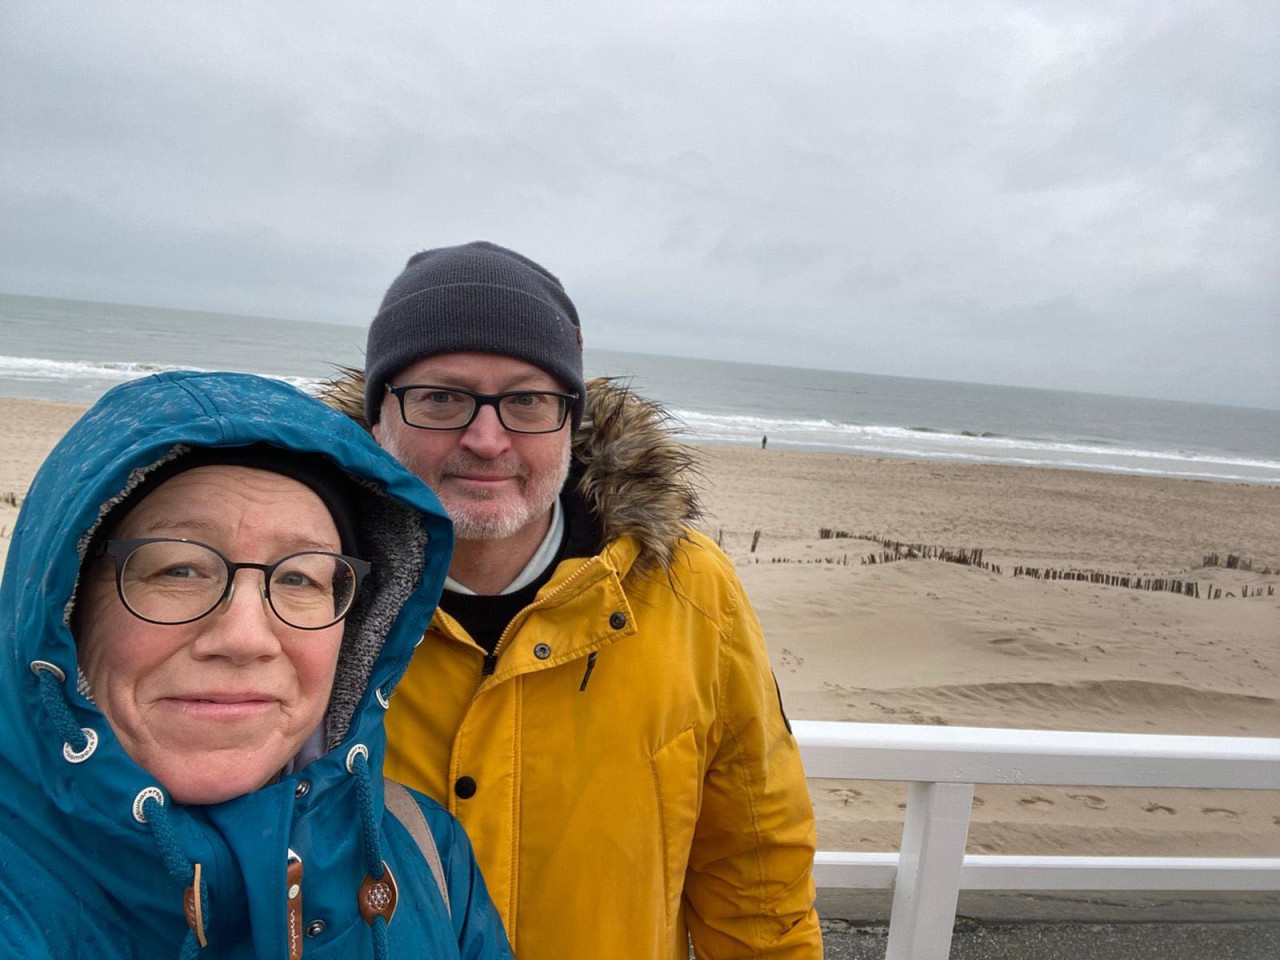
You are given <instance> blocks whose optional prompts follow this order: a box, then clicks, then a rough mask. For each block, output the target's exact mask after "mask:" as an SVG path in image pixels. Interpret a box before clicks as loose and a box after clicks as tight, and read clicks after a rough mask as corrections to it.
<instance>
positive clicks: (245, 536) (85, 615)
mask: <svg viewBox="0 0 1280 960" xmlns="http://www.w3.org/2000/svg"><path fill="white" fill-rule="evenodd" d="M110 536H111V539H113V540H126V539H133V538H139V537H175V538H185V539H190V540H198V541H200V542H201V543H206V544H208V545H209V546H212V547H214V548H216V549H217V550H218V551H220V552H221V553H222V554H223V555H225V556H226V557H227V559H228V560H230V561H232V562H233V563H234V562H248V563H265V564H269V563H274V562H275V561H276V560H279V559H281V558H283V557H285V556H288V555H289V554H292V553H297V552H298V551H303V550H322V551H330V552H334V553H339V552H341V546H340V543H339V539H338V531H337V528H336V527H335V526H334V523H333V518H332V517H331V516H330V514H329V511H328V508H326V507H325V505H324V502H323V501H322V500H321V499H320V498H319V497H318V496H317V495H316V494H315V493H314V492H313V491H312V490H311V489H310V488H309V487H307V486H306V485H305V484H303V483H300V482H298V481H297V480H293V479H291V478H289V477H285V476H282V475H280V474H277V473H271V472H268V471H265V470H255V469H253V468H250V467H240V466H207V467H195V468H193V469H191V470H188V471H186V472H185V473H180V474H178V475H177V476H175V477H173V478H172V479H170V480H166V481H165V482H164V483H162V484H161V485H160V486H158V487H157V488H156V489H155V490H153V491H152V492H151V493H149V494H147V496H146V497H144V498H143V499H142V501H141V502H140V503H138V505H137V506H136V507H134V508H133V510H131V511H130V512H129V514H128V515H127V516H126V517H125V518H124V520H123V521H122V522H121V523H120V525H119V527H117V528H116V529H115V530H114V531H112V532H111V535H110ZM262 577H263V574H262V572H261V571H258V570H240V571H237V572H236V574H235V581H234V582H235V590H234V591H233V593H232V595H231V598H230V600H229V601H228V602H226V603H224V604H222V605H221V606H219V607H217V608H216V609H215V610H214V611H213V612H212V613H210V614H209V615H208V616H206V617H203V618H202V619H200V620H196V621H194V622H193V623H186V624H181V625H167V624H155V623H148V622H146V621H144V620H139V619H138V618H137V617H135V616H134V615H133V614H131V613H130V612H129V611H128V610H126V609H125V607H124V605H123V604H122V603H121V602H120V598H119V596H118V595H117V592H116V583H115V568H114V566H113V561H112V560H111V559H110V558H106V557H104V558H101V559H99V560H96V561H94V562H93V564H92V565H91V568H90V570H89V573H88V575H87V576H86V578H85V579H86V583H85V586H84V592H83V595H82V599H81V601H80V604H79V608H80V612H79V623H80V631H79V657H80V664H81V667H82V669H83V670H84V673H85V676H86V677H87V679H88V681H89V684H90V686H91V688H92V691H93V696H94V699H95V700H96V701H97V703H98V706H99V707H100V708H101V709H102V711H103V713H105V714H106V716H107V720H108V721H110V723H111V728H112V730H114V731H115V733H116V736H117V737H118V738H119V739H120V742H121V744H122V745H123V746H124V749H125V751H126V752H127V753H128V754H129V756H131V757H132V758H133V759H134V760H135V761H136V762H137V763H138V764H139V765H141V766H142V767H143V768H145V769H146V770H147V771H149V772H150V773H151V774H153V775H154V776H155V777H156V779H157V780H159V781H160V783H161V784H162V785H163V786H164V787H165V789H166V790H168V791H169V793H170V794H171V795H172V796H173V798H174V799H175V800H176V801H178V802H179V803H218V802H220V801H223V800H227V799H230V798H231V797H237V796H240V795H241V794H244V793H248V792H250V791H252V790H256V789H257V788H258V787H261V786H263V785H264V784H266V783H269V782H270V781H271V780H272V779H273V778H274V777H275V776H276V775H277V774H278V773H279V772H280V770H281V768H283V767H284V765H285V764H286V763H288V761H289V760H290V759H291V758H292V757H293V756H294V755H295V754H297V752H298V751H299V750H300V749H301V747H302V745H303V743H304V742H305V741H306V739H307V737H308V736H309V735H310V734H311V732H312V731H313V730H315V729H316V727H317V726H318V725H319V723H320V721H321V719H322V717H323V716H324V712H325V709H326V707H327V706H328V703H329V692H330V689H331V687H332V685H333V675H334V670H335V668H336V665H337V660H338V648H339V645H340V644H341V641H342V623H341V622H339V623H336V624H334V625H333V626H330V627H325V628H324V629H322V630H300V629H297V628H296V627H291V626H289V625H288V624H286V623H284V622H283V621H281V620H280V619H279V618H278V617H277V616H276V615H275V614H274V613H273V612H272V610H271V608H270V607H269V606H268V605H267V603H266V601H265V600H264V599H263V595H262V586H263V582H262Z"/></svg>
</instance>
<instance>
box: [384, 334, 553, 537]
mask: <svg viewBox="0 0 1280 960" xmlns="http://www.w3.org/2000/svg"><path fill="white" fill-rule="evenodd" d="M391 383H392V385H393V386H397V387H402V386H409V385H412V384H423V385H428V384H429V385H431V386H438V387H457V388H461V389H463V390H471V391H473V392H475V393H505V392H507V391H510V390H554V391H560V392H563V391H564V389H565V388H564V385H563V384H561V383H560V382H559V381H558V380H556V379H555V378H554V377H552V376H551V375H550V374H549V373H547V372H546V371H544V370H541V369H540V368H538V367H535V366H533V365H532V364H530V363H526V362H525V361H523V360H517V359H516V358H515V357H503V356H497V355H494V354H488V353H446V354H440V355H438V356H434V357H428V358H427V359H425V360H419V361H418V362H417V363H414V364H411V365H410V366H408V367H405V369H403V370H401V371H400V372H399V373H398V374H397V375H396V376H394V377H393V378H392V379H391ZM570 430H571V427H570V421H568V420H566V421H565V425H564V426H563V427H562V428H561V429H560V430H558V431H556V432H555V433H538V434H523V433H512V432H511V431H509V430H506V429H504V428H503V426H502V424H501V422H500V421H499V420H498V411H497V410H495V409H494V408H493V407H491V406H485V407H481V408H480V410H479V411H478V412H477V414H476V418H475V419H474V420H473V421H472V422H471V424H470V425H469V426H467V427H466V428H465V429H462V430H421V429H418V428H417V427H411V426H409V425H408V424H407V423H405V422H404V420H403V419H402V418H401V416H400V406H399V404H398V403H397V401H396V398H395V397H394V396H393V395H392V394H390V393H387V394H386V396H385V397H384V398H383V401H382V411H381V413H380V415H379V419H378V422H377V423H376V424H375V425H374V427H373V435H374V437H375V438H376V439H377V441H378V443H380V444H381V445H382V446H383V447H384V448H385V449H386V450H387V451H388V452H389V453H391V454H392V456H394V457H395V458H396V459H397V460H399V461H400V462H401V463H403V464H404V465H405V466H406V467H408V468H409V469H410V470H412V471H413V472H414V473H416V474H417V475H418V476H419V477H421V478H422V479H423V481H425V482H426V484H427V486H429V487H430V488H431V489H432V490H433V491H434V492H435V495H436V496H437V497H439V498H440V502H441V503H442V504H443V505H444V508H445V510H446V511H448V513H449V516H450V518H451V519H452V520H453V526H454V535H455V536H456V537H457V538H458V539H459V540H505V539H507V538H508V537H511V536H513V535H515V534H516V533H517V532H519V531H520V530H522V529H523V528H525V527H526V526H528V525H529V524H531V523H534V522H537V521H539V520H541V519H542V518H544V517H545V516H546V515H547V514H548V512H549V511H550V510H551V506H552V504H554V503H555V500H556V497H558V496H559V495H560V491H561V489H562V488H563V487H564V483H565V479H566V478H567V477H568V475H569V448H570V440H571V437H570Z"/></svg>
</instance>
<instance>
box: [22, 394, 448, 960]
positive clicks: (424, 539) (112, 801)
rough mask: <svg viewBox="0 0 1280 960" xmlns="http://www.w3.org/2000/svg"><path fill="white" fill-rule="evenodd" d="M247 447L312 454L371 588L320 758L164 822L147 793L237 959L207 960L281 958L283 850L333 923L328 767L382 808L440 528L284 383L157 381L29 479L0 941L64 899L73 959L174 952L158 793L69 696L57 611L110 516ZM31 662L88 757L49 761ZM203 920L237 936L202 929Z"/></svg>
mask: <svg viewBox="0 0 1280 960" xmlns="http://www.w3.org/2000/svg"><path fill="white" fill-rule="evenodd" d="M250 443H268V444H272V445H274V446H276V447H279V448H282V449H284V450H294V451H305V452H309V453H319V454H323V455H326V456H328V457H329V458H330V459H331V460H332V461H333V462H334V463H336V464H337V465H338V466H339V467H340V468H341V469H343V470H344V471H345V472H346V473H347V474H348V475H350V476H351V477H352V478H353V480H354V481H355V485H356V486H357V488H358V489H359V491H360V492H359V493H358V495H357V500H358V503H357V505H356V512H357V523H358V527H359V534H360V536H359V539H360V550H359V552H360V554H361V555H362V556H363V557H364V559H366V560H369V561H370V562H371V563H372V564H373V573H372V574H371V576H370V577H369V579H368V580H367V581H366V583H365V585H364V586H363V587H362V589H361V593H360V597H359V598H358V602H357V608H356V609H355V610H354V611H353V612H352V614H351V615H350V617H349V618H348V620H347V625H346V632H345V635H344V640H343V647H342V653H341V656H340V658H339V667H338V675H337V679H336V680H335V684H334V692H333V695H332V698H331V701H330V709H329V714H328V717H327V744H326V747H327V752H324V753H323V755H321V756H320V757H319V758H318V759H314V760H312V761H311V762H310V763H307V764H305V765H304V766H302V767H301V768H300V769H298V770H295V771H293V772H291V773H289V774H287V775H285V776H283V777H281V778H280V780H278V781H277V782H276V783H274V784H271V785H268V786H266V787H263V788H262V789H260V790H257V791H255V792H253V793H250V794H247V795H245V796H243V797H239V798H237V799H234V800H230V801H227V802H226V803H221V804H215V805H212V806H191V807H183V806H181V805H178V804H175V803H174V802H173V801H172V799H171V798H169V797H168V796H167V794H166V795H165V807H166V810H167V811H168V813H169V820H170V822H171V824H172V827H173V842H174V843H175V844H176V846H177V851H176V853H177V854H178V855H180V856H181V857H183V858H185V859H186V860H187V861H189V862H191V863H199V864H201V865H202V868H203V871H204V881H205V884H206V887H207V890H208V895H209V911H210V923H211V928H212V931H213V932H214V934H215V935H216V934H218V933H219V932H221V933H222V936H221V937H220V938H219V937H217V936H215V935H211V936H210V943H211V944H212V943H215V942H218V941H219V940H220V942H222V943H224V944H227V943H232V942H234V943H236V944H238V946H236V947H235V948H234V949H233V950H232V951H231V952H228V953H224V952H222V951H219V950H210V951H209V955H213V956H230V955H235V956H261V957H268V956H276V955H280V954H279V949H280V945H281V944H283V943H285V942H286V939H287V937H286V933H285V927H284V924H285V911H284V910H283V909H282V905H283V902H284V900H283V898H284V893H283V891H284V890H285V862H286V855H287V853H288V851H289V849H290V848H292V849H294V850H295V851H297V852H298V853H299V854H300V855H301V856H302V857H303V860H304V862H306V863H307V864H308V867H312V868H313V872H312V874H311V876H312V877H313V878H314V879H312V880H310V881H309V886H308V888H307V892H308V897H309V898H310V900H311V906H312V909H309V910H308V912H309V913H311V912H313V911H318V912H320V913H322V914H325V915H328V916H330V917H331V918H333V920H332V922H335V923H342V922H347V921H346V920H344V919H343V918H344V917H346V915H347V914H349V913H351V907H350V902H351V898H352V896H353V894H352V892H351V891H352V890H353V889H354V887H356V886H358V885H359V882H360V879H361V877H362V875H363V873H364V869H363V867H362V866H361V861H360V857H359V855H358V850H357V847H358V844H359V839H358V824H359V823H360V819H359V817H358V815H357V791H356V789H355V783H354V782H353V778H352V776H351V775H350V774H349V772H348V770H347V763H346V760H347V756H348V753H349V751H350V750H351V749H352V747H353V746H354V745H356V744H363V745H364V746H365V748H366V749H367V750H368V754H369V764H370V768H371V771H372V773H373V775H374V776H373V778H372V782H373V784H374V787H375V791H376V797H375V800H376V802H377V804H378V809H381V770H382V759H383V755H384V747H385V735H384V732H383V726H382V718H383V713H384V709H385V707H384V704H385V701H386V699H387V698H388V697H390V695H391V691H392V688H393V687H394V686H395V684H396V683H397V682H398V680H399V678H400V676H401V674H402V673H403V671H404V669H405V667H406V665H407V664H408V661H409V658H410V656H411V655H412V652H413V648H414V645H415V644H416V643H417V642H418V640H419V639H420V637H421V636H422V631H423V629H424V628H425V626H426V624H427V623H428V621H429V619H430V617H431V614H432V612H433V610H434V609H435V605H436V602H437V601H438V599H439V596H440V590H441V587H442V584H443V582H444V576H445V572H446V570H447V568H448V564H449V557H450V552H451V547H452V531H451V528H450V525H449V521H448V519H447V518H446V516H445V514H444V511H443V510H442V509H441V507H440V505H439V503H438V501H437V500H436V499H435V497H434V495H433V494H432V493H431V492H430V491H429V490H428V488H427V487H426V486H425V485H423V484H422V483H421V482H420V481H419V480H418V479H417V478H416V477H414V476H413V475H411V474H410V473H408V472H407V471H405V470H404V469H403V468H401V467H400V466H399V465H398V464H397V463H396V462H395V460H393V459H392V458H391V457H390V456H388V455H387V454H385V453H384V452H383V451H382V450H380V449H379V448H378V446H377V445H376V444H375V443H374V442H373V440H372V439H371V438H370V437H369V436H368V434H366V433H365V432H364V431H363V430H362V429H361V428H360V427H358V426H357V425H356V424H354V423H353V422H352V421H350V420H349V419H348V418H347V417H345V416H343V415H342V414H339V413H336V412H334V411H332V410H330V409H328V408H327V407H325V406H324V405H323V404H321V403H319V402H318V401H316V400H314V399H312V398H310V397H308V396H306V395H304V394H302V393H300V392H299V391H297V390H295V389H294V388H292V387H290V386H288V385H287V384H284V383H282V382H278V381H271V380H265V379H262V378H258V377H252V376H248V375H241V374H206V373H168V374H161V375H159V376H155V377H149V378H147V379H145V380H140V381H134V382H132V383H128V384H125V385H123V386H120V387H117V388H116V389H114V390H112V391H111V392H110V393H108V394H107V395H106V396H104V397H103V398H102V399H101V400H100V401H99V402H98V403H97V404H96V405H95V406H94V407H93V408H92V409H91V410H90V411H89V412H88V413H87V414H86V415H85V416H84V417H83V418H82V419H81V420H80V421H79V422H78V423H76V424H75V426H73V427H72V428H71V430H70V431H69V432H68V433H67V435H66V436H65V437H64V438H63V440H62V441H61V442H60V443H59V444H58V445H57V447H56V448H55V449H54V451H53V453H52V454H50V456H49V458H48V459H47V460H46V461H45V463H44V465H43V466H42V467H41V468H40V471H39V473H38V474H37V475H36V478H35V480H34V482H33V484H32V486H31V490H30V492H29V494H28V496H27V498H26V501H25V502H24V504H23V506H22V510H21V513H20V514H19V517H18V522H17V526H16V528H15V531H14V534H13V538H12V544H11V546H10V550H9V555H8V560H7V561H6V566H5V569H4V582H3V587H2V588H0V633H2V637H0V643H2V644H3V656H4V660H3V666H2V667H0V724H2V726H3V731H4V738H3V746H2V747H0V943H3V942H4V935H3V931H5V930H7V929H14V927H12V926H11V925H12V924H22V923H25V924H27V925H28V926H30V925H32V924H35V923H39V922H41V921H40V920H39V918H40V917H41V916H47V915H49V913H50V909H49V907H48V901H49V899H50V898H54V899H55V900H56V898H59V897H64V898H67V900H68V901H69V902H66V903H65V905H64V909H63V910H62V911H61V913H60V914H58V913H57V912H56V911H55V915H58V916H60V917H61V919H60V921H59V923H60V924H61V925H62V926H63V927H64V928H65V929H64V932H65V933H66V935H67V936H68V937H69V938H71V942H76V940H75V936H76V934H75V933H74V931H75V930H77V929H79V931H80V933H79V936H80V937H81V939H80V940H79V943H78V946H79V948H80V949H81V950H84V949H87V947H86V943H89V942H92V943H93V944H95V945H97V946H98V947H99V948H100V949H101V950H103V951H105V952H104V953H102V954H101V955H105V956H109V957H110V956H122V957H133V956H161V957H166V956H174V955H176V954H175V953H174V947H173V945H174V944H175V943H179V942H181V940H182V938H183V936H184V935H185V932H186V929H187V923H186V921H185V919H184V917H183V910H182V889H181V886H180V884H179V883H178V882H177V881H175V880H174V879H173V878H172V877H171V875H170V873H169V872H168V871H167V870H166V866H165V856H166V855H172V854H173V853H174V852H175V851H172V850H170V851H167V852H162V851H161V850H160V849H159V845H158V844H157V840H156V836H155V834H154V833H153V830H152V829H151V828H150V827H148V826H147V825H145V824H142V823H139V822H138V821H137V820H136V819H135V818H134V815H133V809H134V802H135V798H136V797H138V795H139V793H140V792H141V791H144V790H146V789H147V788H153V787H156V786H158V785H157V784H156V782H155V780H154V778H153V777H151V776H149V775H148V773H147V772H146V771H145V770H143V769H142V768H141V767H139V766H138V765H137V764H135V763H134V762H133V761H132V760H131V759H130V758H129V757H128V756H127V755H126V754H125V753H124V751H123V749H122V748H121V746H120V744H119V742H118V741H117V740H116V738H115V736H114V734H113V733H112V731H111V728H110V726H108V724H107V721H106V718H105V717H104V716H103V714H102V713H101V712H100V711H99V710H98V708H97V707H96V706H95V705H94V703H93V702H92V700H91V698H90V697H89V696H86V693H87V692H88V691H87V690H86V689H85V688H84V686H83V684H81V685H80V689H77V684H76V682H75V680H76V678H77V676H78V667H77V661H76V645H75V641H74V639H73V637H72V635H71V631H70V629H69V626H68V621H69V613H70V610H71V608H72V604H73V601H74V596H75V590H76V578H77V574H78V571H79V569H80V563H81V555H82V551H83V550H84V548H85V545H86V544H87V542H88V540H89V538H90V536H91V535H92V533H93V531H94V529H95V528H96V526H97V524H98V523H99V520H100V518H101V517H102V516H104V515H105V513H106V511H107V510H108V509H109V507H110V505H111V504H112V503H114V502H115V501H117V500H119V499H120V498H121V497H122V495H125V494H126V493H127V491H128V490H130V489H131V488H132V487H133V486H135V485H136V484H137V483H138V482H139V480H140V479H141V478H142V476H143V475H145V473H146V472H147V471H148V470H150V469H152V468H154V467H155V466H156V465H157V464H158V463H160V462H163V461H164V460H166V459H168V458H170V457H172V456H174V455H175V454H177V455H180V454H181V452H182V451H183V449H184V448H185V447H190V446H199V447H220V446H241V445H245V444H250ZM36 661H43V662H45V663H47V664H51V665H53V667H56V668H57V671H60V672H61V673H62V674H64V675H65V677H66V682H65V683H63V684H61V685H60V686H59V687H58V688H57V689H58V690H59V692H60V695H61V698H62V700H63V701H64V702H65V706H66V707H69V708H70V711H71V715H72V716H73V717H74V722H75V724H76V725H77V726H79V727H81V728H83V729H85V730H92V731H93V732H94V734H96V737H97V744H96V748H95V749H94V750H93V752H92V753H91V755H89V756H88V757H87V758H85V759H83V760H79V761H77V762H72V761H71V760H69V759H68V758H67V756H66V755H65V754H64V743H63V737H62V736H61V735H60V734H59V732H58V731H59V729H60V727H59V725H58V722H57V713H58V711H59V710H61V709H63V705H62V703H51V702H50V701H49V700H48V699H46V697H47V696H48V695H49V691H48V689H47V687H46V689H45V690H44V694H43V695H42V686H41V682H40V680H39V678H38V676H37V673H36V672H35V671H34V670H33V669H32V666H31V665H32V663H33V662H36ZM55 673H56V671H55ZM62 716H63V717H65V711H64V712H63V714H62ZM65 728H66V724H65V723H64V724H63V726H62V729H65ZM330 901H331V902H332V906H327V905H328V904H329V903H330ZM219 918H222V922H223V923H224V924H227V923H233V924H234V925H235V926H236V927H237V928H238V933H237V934H236V935H235V936H231V935H229V934H228V933H227V932H226V931H225V929H224V930H222V931H219ZM245 918H248V922H247V924H246V922H245ZM361 922H362V921H360V920H359V919H358V917H357V918H356V919H355V920H354V923H357V924H358V923H361ZM104 930H106V931H111V936H106V935H104V934H102V933H101V931H104ZM94 931H97V932H98V933H97V934H95V933H94ZM95 935H97V936H102V937H103V940H102V942H101V944H98V941H96V940H93V939H92V938H93V936H95ZM111 937H115V938H118V939H117V942H114V943H113V942H111ZM85 938H89V939H88V940H86V939H85ZM92 953H94V951H93V950H90V951H89V953H83V954H81V955H91V954H92ZM204 955H205V952H202V953H201V956H204Z"/></svg>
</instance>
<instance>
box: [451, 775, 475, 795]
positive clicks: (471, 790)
mask: <svg viewBox="0 0 1280 960" xmlns="http://www.w3.org/2000/svg"><path fill="white" fill-rule="evenodd" d="M453 792H454V793H456V794H457V795H458V796H459V797H461V798H462V799H463V800H470V799H471V798H472V797H474V796H475V795H476V781H475V778H474V777H459V778H458V779H457V780H455V781H454V784H453Z"/></svg>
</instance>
